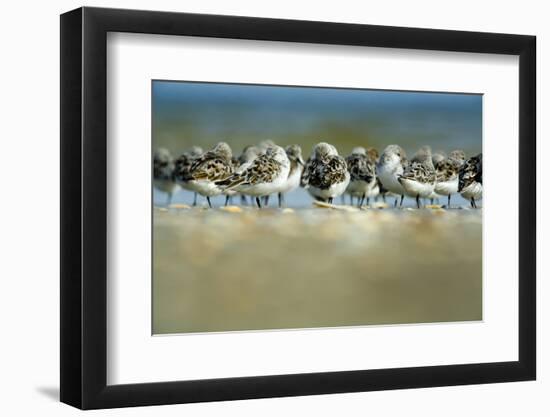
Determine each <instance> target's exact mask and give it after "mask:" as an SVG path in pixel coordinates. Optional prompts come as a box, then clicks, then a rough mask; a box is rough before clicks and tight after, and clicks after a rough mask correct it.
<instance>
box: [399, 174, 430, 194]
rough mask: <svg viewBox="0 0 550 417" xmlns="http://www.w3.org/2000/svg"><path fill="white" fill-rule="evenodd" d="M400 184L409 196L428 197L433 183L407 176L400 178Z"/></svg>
mask: <svg viewBox="0 0 550 417" xmlns="http://www.w3.org/2000/svg"><path fill="white" fill-rule="evenodd" d="M401 185H402V186H403V189H404V190H405V193H406V194H407V195H409V196H410V197H416V196H419V197H422V198H430V196H431V195H432V193H433V191H434V184H433V183H424V182H418V181H414V180H410V179H407V178H401Z"/></svg>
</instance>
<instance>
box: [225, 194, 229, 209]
mask: <svg viewBox="0 0 550 417" xmlns="http://www.w3.org/2000/svg"><path fill="white" fill-rule="evenodd" d="M227 203H229V196H228V195H226V196H225V207H227Z"/></svg>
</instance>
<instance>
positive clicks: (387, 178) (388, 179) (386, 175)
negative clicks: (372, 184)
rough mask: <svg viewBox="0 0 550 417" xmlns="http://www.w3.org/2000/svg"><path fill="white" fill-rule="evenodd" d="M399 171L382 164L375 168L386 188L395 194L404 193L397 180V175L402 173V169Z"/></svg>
mask: <svg viewBox="0 0 550 417" xmlns="http://www.w3.org/2000/svg"><path fill="white" fill-rule="evenodd" d="M400 171H401V172H399V171H396V172H392V171H390V170H389V169H388V168H387V167H385V166H382V167H381V168H379V169H378V170H377V172H376V174H377V175H378V178H380V182H381V183H382V185H383V186H384V188H385V189H386V190H388V191H390V192H392V193H395V194H397V195H402V194H404V193H405V190H403V187H402V186H401V184H400V183H399V181H398V180H397V176H398V175H401V174H402V173H403V170H400Z"/></svg>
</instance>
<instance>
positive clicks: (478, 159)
mask: <svg viewBox="0 0 550 417" xmlns="http://www.w3.org/2000/svg"><path fill="white" fill-rule="evenodd" d="M482 163H483V156H482V154H479V155H476V156H472V157H471V158H470V159H468V160H467V161H466V162H464V165H462V167H461V168H460V171H459V173H458V192H459V193H460V195H461V196H462V197H464V198H465V199H467V200H470V205H471V206H472V207H473V208H477V204H476V200H479V199H481V197H482V195H483V175H482V174H483V170H482Z"/></svg>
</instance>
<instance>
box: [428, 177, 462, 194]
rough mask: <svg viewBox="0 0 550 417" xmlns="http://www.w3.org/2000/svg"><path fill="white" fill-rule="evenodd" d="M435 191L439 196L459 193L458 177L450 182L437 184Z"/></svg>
mask: <svg viewBox="0 0 550 417" xmlns="http://www.w3.org/2000/svg"><path fill="white" fill-rule="evenodd" d="M434 191H435V192H436V193H437V194H439V195H451V194H455V193H457V192H458V177H456V178H454V179H452V180H449V181H441V182H437V183H436V184H435V188H434Z"/></svg>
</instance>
